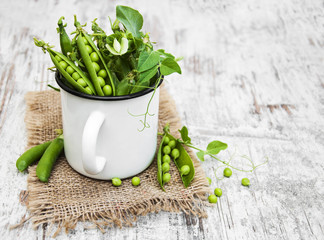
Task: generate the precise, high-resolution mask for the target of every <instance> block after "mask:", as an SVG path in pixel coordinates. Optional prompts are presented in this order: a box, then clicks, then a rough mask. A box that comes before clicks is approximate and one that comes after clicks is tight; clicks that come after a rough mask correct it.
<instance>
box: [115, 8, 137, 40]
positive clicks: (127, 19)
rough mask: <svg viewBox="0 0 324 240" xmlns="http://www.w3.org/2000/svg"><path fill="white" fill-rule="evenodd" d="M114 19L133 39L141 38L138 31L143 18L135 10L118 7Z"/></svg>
mask: <svg viewBox="0 0 324 240" xmlns="http://www.w3.org/2000/svg"><path fill="white" fill-rule="evenodd" d="M116 17H117V19H118V20H119V21H120V22H121V23H122V24H123V25H124V26H125V28H126V29H127V30H128V31H129V32H131V33H132V34H133V36H134V37H136V38H140V37H141V34H140V30H141V29H142V26H143V16H142V15H141V14H140V13H139V12H138V11H137V10H135V9H133V8H130V7H127V6H120V5H118V6H117V7H116Z"/></svg>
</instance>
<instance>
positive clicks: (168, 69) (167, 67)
mask: <svg viewBox="0 0 324 240" xmlns="http://www.w3.org/2000/svg"><path fill="white" fill-rule="evenodd" d="M160 71H161V74H162V75H164V76H166V75H170V74H172V73H174V72H177V73H179V74H181V68H180V66H179V64H178V63H177V62H176V61H175V60H174V59H172V58H170V57H167V58H165V59H164V60H163V61H162V63H161V68H160Z"/></svg>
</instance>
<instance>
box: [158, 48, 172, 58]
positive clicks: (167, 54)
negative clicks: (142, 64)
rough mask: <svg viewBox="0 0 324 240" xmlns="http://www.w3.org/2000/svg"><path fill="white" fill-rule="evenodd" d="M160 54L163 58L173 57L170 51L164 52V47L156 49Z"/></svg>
mask: <svg viewBox="0 0 324 240" xmlns="http://www.w3.org/2000/svg"><path fill="white" fill-rule="evenodd" d="M156 51H157V52H158V53H159V54H160V56H162V57H164V58H172V59H175V56H173V55H172V54H171V53H166V52H165V50H164V49H159V50H156Z"/></svg>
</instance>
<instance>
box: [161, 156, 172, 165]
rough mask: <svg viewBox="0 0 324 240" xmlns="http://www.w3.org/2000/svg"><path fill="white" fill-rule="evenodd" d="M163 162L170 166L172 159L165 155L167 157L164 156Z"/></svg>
mask: <svg viewBox="0 0 324 240" xmlns="http://www.w3.org/2000/svg"><path fill="white" fill-rule="evenodd" d="M162 162H164V163H169V164H170V162H171V158H170V156H169V155H168V154H165V155H164V156H163V158H162Z"/></svg>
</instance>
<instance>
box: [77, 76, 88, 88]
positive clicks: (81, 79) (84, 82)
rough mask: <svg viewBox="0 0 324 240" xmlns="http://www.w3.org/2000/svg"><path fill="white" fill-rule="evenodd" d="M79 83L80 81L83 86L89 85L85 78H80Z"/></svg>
mask: <svg viewBox="0 0 324 240" xmlns="http://www.w3.org/2000/svg"><path fill="white" fill-rule="evenodd" d="M77 83H79V84H80V85H81V86H82V87H86V86H88V84H87V83H86V81H84V80H83V78H79V79H78V81H77Z"/></svg>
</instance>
